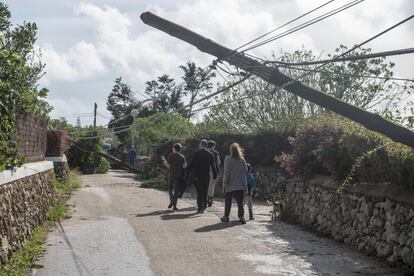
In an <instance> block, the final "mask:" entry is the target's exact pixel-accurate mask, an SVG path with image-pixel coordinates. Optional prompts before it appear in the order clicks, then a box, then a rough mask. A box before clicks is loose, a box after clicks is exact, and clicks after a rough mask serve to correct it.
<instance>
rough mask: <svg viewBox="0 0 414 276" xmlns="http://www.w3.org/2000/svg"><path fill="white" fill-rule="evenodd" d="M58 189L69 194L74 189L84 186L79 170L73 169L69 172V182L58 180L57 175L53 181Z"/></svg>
mask: <svg viewBox="0 0 414 276" xmlns="http://www.w3.org/2000/svg"><path fill="white" fill-rule="evenodd" d="M53 185H54V186H55V189H56V191H58V193H59V194H61V195H69V194H70V193H72V191H73V190H75V189H77V188H80V187H81V186H82V181H81V179H80V177H79V173H78V172H77V171H74V170H71V171H70V172H69V180H68V181H67V182H62V181H59V180H57V178H56V177H55V179H54V181H53Z"/></svg>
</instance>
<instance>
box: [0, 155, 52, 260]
mask: <svg viewBox="0 0 414 276" xmlns="http://www.w3.org/2000/svg"><path fill="white" fill-rule="evenodd" d="M52 170H53V162H49V161H43V162H37V163H30V164H26V165H24V166H22V167H21V168H18V169H17V170H16V171H15V172H12V171H5V172H1V173H0V265H1V264H3V263H5V262H6V261H7V260H8V259H9V258H10V256H11V255H12V253H13V252H14V251H16V250H17V249H19V248H20V247H21V246H22V244H23V243H24V241H25V240H26V239H27V238H28V237H29V236H30V234H31V233H32V231H33V229H34V228H35V227H36V226H37V225H39V224H41V223H42V222H43V221H44V220H45V219H46V216H47V212H48V209H49V207H50V206H51V204H52V203H53V202H54V196H55V191H54V187H53V183H52V181H53V180H52Z"/></svg>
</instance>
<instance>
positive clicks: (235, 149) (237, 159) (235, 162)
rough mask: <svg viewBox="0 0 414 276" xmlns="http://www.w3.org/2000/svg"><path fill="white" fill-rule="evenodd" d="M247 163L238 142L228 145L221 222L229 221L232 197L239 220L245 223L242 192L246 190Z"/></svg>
mask: <svg viewBox="0 0 414 276" xmlns="http://www.w3.org/2000/svg"><path fill="white" fill-rule="evenodd" d="M246 173H247V164H246V161H245V160H244V158H243V149H242V148H241V147H240V145H239V144H237V143H233V144H231V146H230V156H226V159H225V160H224V174H223V192H224V193H225V204H224V216H223V217H222V218H221V221H223V222H229V215H230V210H231V204H232V200H233V197H234V198H235V199H236V202H237V207H238V216H239V221H240V223H242V224H245V223H246V220H245V219H244V204H243V199H244V193H245V192H247V180H246Z"/></svg>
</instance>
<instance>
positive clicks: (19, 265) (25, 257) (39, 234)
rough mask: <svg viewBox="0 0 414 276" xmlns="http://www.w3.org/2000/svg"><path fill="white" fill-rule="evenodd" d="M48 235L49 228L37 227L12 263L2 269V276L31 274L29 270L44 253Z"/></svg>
mask: <svg viewBox="0 0 414 276" xmlns="http://www.w3.org/2000/svg"><path fill="white" fill-rule="evenodd" d="M46 235H47V226H45V225H40V226H37V227H36V228H35V229H34V230H33V233H32V235H31V236H30V238H29V239H28V240H27V241H26V242H25V244H24V245H23V247H22V248H21V249H19V250H18V251H17V252H16V253H15V254H14V256H13V257H12V258H11V259H10V261H9V262H8V263H7V264H6V265H5V266H4V267H2V268H1V270H0V275H1V276H6V275H7V276H9V275H15V276H23V275H28V274H29V269H30V268H31V267H33V266H34V264H35V261H36V259H37V257H38V256H39V255H40V254H41V253H42V252H43V251H44V249H43V242H44V240H45V238H46Z"/></svg>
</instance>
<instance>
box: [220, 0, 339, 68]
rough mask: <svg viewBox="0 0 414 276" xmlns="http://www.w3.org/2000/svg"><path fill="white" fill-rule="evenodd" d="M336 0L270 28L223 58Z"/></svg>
mask: <svg viewBox="0 0 414 276" xmlns="http://www.w3.org/2000/svg"><path fill="white" fill-rule="evenodd" d="M334 1H335V0H330V1H327V2H325V3H323V4H322V5H320V6H317V7H316V8H313V9H311V10H309V11H308V12H306V13H304V14H302V15H300V16H298V17H296V18H294V19H292V20H289V21H288V22H286V23H284V24H282V25H280V26H279V27H277V28H275V29H272V30H270V31H269V32H267V33H265V34H263V35H260V36H258V37H256V38H254V39H252V40H250V41H248V42H246V43H244V44H242V45H241V46H239V47H237V48H236V49H234V50H233V51H232V52H231V53H230V54H228V55H227V56H225V57H224V58H222V60H224V59H226V58H228V57H229V56H231V55H233V54H234V53H236V52H237V51H238V50H240V49H241V48H243V47H246V46H247V45H250V44H252V43H254V42H256V41H258V40H259V39H261V38H264V37H266V36H268V35H269V34H271V33H274V32H275V31H278V30H280V29H281V28H283V27H286V26H287V25H289V24H291V23H293V22H296V21H298V20H299V19H301V18H303V17H305V16H307V15H309V14H311V13H313V12H315V11H317V10H319V9H321V8H323V7H324V6H326V5H328V4H330V3H332V2H334Z"/></svg>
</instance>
